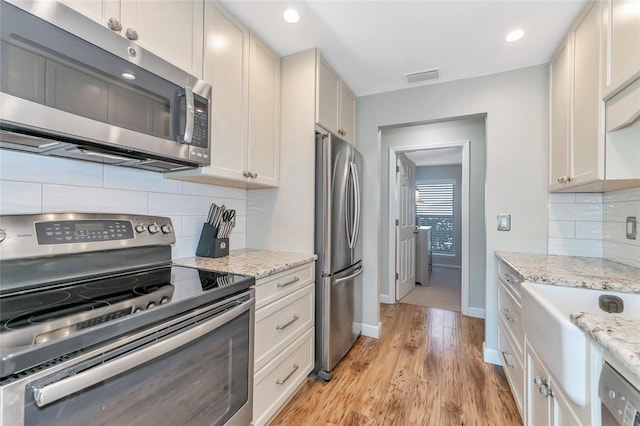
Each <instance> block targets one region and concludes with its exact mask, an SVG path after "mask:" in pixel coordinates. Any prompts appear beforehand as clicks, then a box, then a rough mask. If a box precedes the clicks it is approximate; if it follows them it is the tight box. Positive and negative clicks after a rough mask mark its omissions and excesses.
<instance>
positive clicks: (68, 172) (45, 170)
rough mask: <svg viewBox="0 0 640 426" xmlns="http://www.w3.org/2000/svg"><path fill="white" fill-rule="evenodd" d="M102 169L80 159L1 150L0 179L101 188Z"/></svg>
mask: <svg viewBox="0 0 640 426" xmlns="http://www.w3.org/2000/svg"><path fill="white" fill-rule="evenodd" d="M102 173H103V166H102V164H98V163H90V162H87V161H80V160H67V159H64V158H55V157H45V156H42V155H36V154H26V153H22V152H14V151H6V150H2V151H0V179H2V180H19V181H23V182H43V183H51V184H60V185H79V186H95V187H100V186H102Z"/></svg>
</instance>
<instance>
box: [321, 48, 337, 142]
mask: <svg viewBox="0 0 640 426" xmlns="http://www.w3.org/2000/svg"><path fill="white" fill-rule="evenodd" d="M317 79H318V81H317V83H316V90H317V93H316V123H318V124H320V125H321V126H322V127H324V128H325V129H327V130H329V131H330V132H332V133H334V134H336V135H338V134H339V133H338V129H339V128H340V127H339V125H340V123H339V120H340V118H339V116H338V114H339V111H338V108H339V100H340V77H338V74H336V73H335V71H333V68H331V66H330V65H329V64H328V63H327V62H326V61H325V60H324V58H323V57H322V56H320V54H318V72H317Z"/></svg>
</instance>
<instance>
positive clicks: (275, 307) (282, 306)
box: [254, 284, 315, 371]
mask: <svg viewBox="0 0 640 426" xmlns="http://www.w3.org/2000/svg"><path fill="white" fill-rule="evenodd" d="M314 293H315V289H314V286H313V284H307V286H306V287H304V288H302V289H300V290H298V291H295V292H293V293H291V294H290V295H288V296H286V297H284V298H282V299H281V300H278V301H277V302H274V303H271V304H269V305H268V306H265V307H264V308H261V309H258V310H257V311H256V328H255V338H254V342H255V343H254V351H255V363H254V367H255V371H258V370H259V369H260V368H262V367H263V366H264V365H265V364H266V363H267V362H269V360H270V359H272V358H273V357H274V356H276V355H277V354H278V353H280V352H282V350H284V349H285V348H286V347H287V346H289V345H290V344H291V342H292V341H293V340H295V339H297V338H298V337H300V335H301V334H303V333H304V332H305V331H307V330H308V329H309V328H311V327H312V326H313V322H314V316H313V315H314V297H313V296H314Z"/></svg>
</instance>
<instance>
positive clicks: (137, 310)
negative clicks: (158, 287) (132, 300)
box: [133, 307, 142, 314]
mask: <svg viewBox="0 0 640 426" xmlns="http://www.w3.org/2000/svg"><path fill="white" fill-rule="evenodd" d="M138 312H142V308H140V307H137V308H135V309H134V310H133V313H134V314H137V313H138Z"/></svg>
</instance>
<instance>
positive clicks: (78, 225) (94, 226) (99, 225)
mask: <svg viewBox="0 0 640 426" xmlns="http://www.w3.org/2000/svg"><path fill="white" fill-rule="evenodd" d="M35 225H36V234H37V236H38V244H66V243H80V242H90V241H109V240H126V239H129V238H133V226H132V225H131V222H130V221H125V220H67V221H60V222H40V223H36V224H35Z"/></svg>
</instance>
